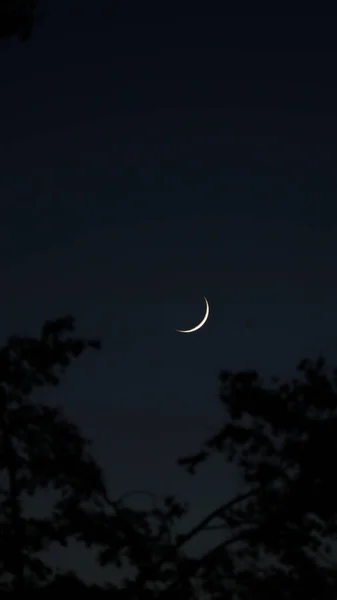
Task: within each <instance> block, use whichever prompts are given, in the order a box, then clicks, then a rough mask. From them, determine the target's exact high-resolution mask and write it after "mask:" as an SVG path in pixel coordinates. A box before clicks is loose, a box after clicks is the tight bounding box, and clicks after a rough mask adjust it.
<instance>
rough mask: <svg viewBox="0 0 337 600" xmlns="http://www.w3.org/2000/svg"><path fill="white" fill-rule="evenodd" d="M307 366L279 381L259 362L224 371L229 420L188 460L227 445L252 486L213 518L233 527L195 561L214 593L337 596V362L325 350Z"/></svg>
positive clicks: (311, 598) (192, 464)
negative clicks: (330, 365) (267, 380)
mask: <svg viewBox="0 0 337 600" xmlns="http://www.w3.org/2000/svg"><path fill="white" fill-rule="evenodd" d="M298 372H299V373H300V375H301V377H300V378H299V379H296V378H295V379H293V380H292V381H290V382H285V383H280V382H279V381H278V380H277V379H274V380H273V381H272V384H271V385H265V384H264V383H263V381H262V380H261V378H260V377H259V375H258V373H256V372H255V371H251V372H249V371H247V372H239V373H236V374H234V373H231V372H228V371H224V372H222V373H221V376H220V399H221V402H222V404H223V407H224V412H225V415H224V423H223V425H222V427H221V428H220V430H219V432H218V433H217V434H216V435H214V436H213V437H212V438H211V439H209V440H207V441H206V443H205V445H204V447H203V448H202V450H201V452H199V453H198V454H196V455H195V456H190V457H187V458H184V459H181V460H180V464H182V465H185V466H186V467H187V469H188V470H189V471H190V473H193V472H195V469H196V468H197V466H198V464H200V463H201V462H203V461H205V460H206V459H207V458H209V457H210V456H211V455H212V454H213V453H221V454H222V455H223V456H224V457H225V459H226V460H227V461H230V462H234V463H235V464H236V465H237V467H238V469H239V471H240V472H241V474H242V482H243V485H244V488H245V489H246V490H247V496H246V497H245V498H244V497H243V498H240V497H237V498H233V500H232V501H231V502H229V503H227V504H225V505H224V506H222V507H219V509H218V510H217V511H215V512H214V514H213V517H212V518H211V519H208V520H206V521H205V523H204V526H206V525H207V526H209V525H210V524H211V523H212V522H214V523H215V524H216V525H217V527H219V528H222V530H223V536H224V539H223V542H222V543H220V544H218V545H217V546H216V547H214V548H213V550H211V551H210V552H208V553H207V554H206V555H205V556H203V557H202V559H201V560H200V562H199V564H198V565H197V566H196V568H195V569H194V575H193V577H194V580H195V582H198V583H199V585H200V586H201V588H202V589H203V590H204V592H205V593H209V594H210V595H211V597H212V598H219V600H220V598H227V597H228V598H233V597H235V599H237V600H241V599H246V598H254V599H255V598H258V599H259V600H261V599H263V600H264V599H267V598H273V599H276V600H286V599H287V600H288V599H289V598H291V599H292V598H300V597H303V598H306V600H317V599H318V598H324V599H326V600H328V599H331V600H332V599H333V598H336V597H337V552H336V550H337V546H336V537H337V486H336V478H335V468H334V464H335V458H336V455H337V369H335V370H333V371H331V372H330V373H329V372H327V370H326V369H325V364H324V361H323V359H321V358H320V359H319V360H317V361H316V362H310V361H309V360H303V361H301V363H300V364H299V365H298ZM234 591H235V596H233V595H231V594H234ZM191 597H192V596H191Z"/></svg>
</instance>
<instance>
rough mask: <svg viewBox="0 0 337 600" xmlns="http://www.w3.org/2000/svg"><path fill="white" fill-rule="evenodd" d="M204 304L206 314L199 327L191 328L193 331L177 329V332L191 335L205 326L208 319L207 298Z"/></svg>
mask: <svg viewBox="0 0 337 600" xmlns="http://www.w3.org/2000/svg"><path fill="white" fill-rule="evenodd" d="M204 299H205V302H206V312H205V316H204V318H203V320H202V321H200V323H199V325H197V326H196V327H193V329H177V331H179V333H192V331H197V329H200V327H202V326H203V325H205V323H206V321H207V319H208V315H209V304H208V302H207V298H205V296H204Z"/></svg>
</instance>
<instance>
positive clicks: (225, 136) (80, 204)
mask: <svg viewBox="0 0 337 600" xmlns="http://www.w3.org/2000/svg"><path fill="white" fill-rule="evenodd" d="M112 5H114V3H112V2H108V1H106V2H104V1H103V0H97V1H96V3H92V2H87V1H84V0H78V1H76V2H75V1H74V0H73V1H71V0H67V1H65V0H63V1H61V2H56V1H54V2H53V1H52V0H49V2H45V3H43V6H46V9H47V17H46V20H45V21H44V22H43V23H42V24H41V26H40V27H39V28H38V29H36V31H35V33H34V35H33V38H32V39H31V41H29V42H27V43H26V44H24V45H22V44H19V43H18V42H17V41H15V40H13V41H10V42H3V41H2V42H1V45H0V66H1V95H0V131H1V135H0V160H1V163H0V164H1V170H0V196H1V200H2V203H1V219H0V243H1V253H0V256H1V275H2V278H1V282H2V294H1V311H2V323H1V336H2V338H3V339H5V337H6V336H7V335H9V334H12V333H31V334H33V333H36V332H37V331H38V329H39V327H40V325H41V324H42V322H43V321H44V319H45V318H53V317H57V316H60V315H63V314H67V313H69V312H72V313H73V314H74V315H75V316H76V317H77V319H78V328H79V332H80V333H83V334H84V335H95V336H99V337H102V338H103V340H104V348H103V350H102V352H101V353H100V354H91V355H88V356H87V358H84V359H83V360H80V361H79V363H78V364H76V365H75V366H74V368H73V369H72V371H71V372H70V373H69V376H67V377H66V379H65V382H64V386H63V387H61V388H60V390H61V397H58V398H57V400H58V401H59V402H62V404H63V405H64V406H65V407H66V411H67V414H68V415H69V416H70V417H71V418H72V419H74V420H76V422H77V423H78V424H79V425H80V426H81V427H82V428H83V430H84V431H85V433H86V434H87V435H88V436H89V437H91V438H92V439H93V440H94V452H95V455H96V456H97V458H98V459H99V461H100V462H101V464H102V465H103V467H104V469H105V471H106V473H107V478H108V481H109V486H110V489H111V493H112V494H113V495H118V494H121V493H123V492H125V491H127V490H130V489H137V488H141V489H151V490H153V491H155V492H158V493H169V492H171V491H172V492H177V493H178V494H179V496H180V497H181V498H182V499H191V500H192V499H194V503H195V508H194V512H193V517H195V518H196V517H197V515H199V514H202V513H203V512H204V511H206V510H207V509H211V508H213V507H214V505H215V504H216V502H217V501H218V500H219V498H221V499H223V498H224V496H226V495H228V497H230V496H231V495H232V494H233V492H234V491H235V489H236V485H237V481H236V479H235V476H234V475H231V474H230V473H229V471H228V472H227V471H226V473H225V472H224V470H223V467H222V465H221V470H219V468H218V467H219V465H218V466H217V467H214V469H213V470H212V468H213V467H209V468H208V470H207V469H205V470H204V471H202V472H201V473H200V476H199V477H197V479H190V478H189V477H188V476H187V475H185V474H184V473H183V472H182V471H181V470H179V468H178V467H176V466H175V459H176V457H177V456H179V455H181V454H184V453H190V452H194V451H196V450H198V448H199V444H200V442H201V441H202V440H203V439H204V437H206V436H207V435H209V434H210V433H211V432H212V431H213V429H214V427H216V425H217V423H218V424H219V423H220V417H221V411H220V407H219V406H218V401H217V399H216V397H215V394H216V392H217V376H218V373H219V370H220V368H233V369H245V368H251V367H254V368H258V369H259V370H261V372H262V373H263V374H264V375H266V376H267V377H268V376H269V375H272V374H275V373H279V374H281V375H282V374H289V373H290V372H292V371H293V368H294V366H295V364H296V363H297V361H298V360H299V359H300V358H302V357H303V356H304V355H306V356H310V357H316V356H317V354H318V353H320V352H323V353H324V354H325V355H326V356H327V357H328V359H329V360H331V361H334V362H336V352H337V315H336V306H337V284H336V262H337V196H336V192H337V179H336V159H337V151H336V133H337V121H336V106H337V84H336V72H337V70H336V57H337V53H336V41H335V40H336V36H335V20H334V17H333V16H326V17H324V18H320V17H318V16H317V15H315V16H311V17H305V16H301V17H298V16H289V15H288V16H279V15H278V16H275V15H274V16H272V15H270V16H254V15H247V16H228V15H226V14H223V13H220V12H219V13H218V14H213V15H207V14H206V15H205V14H200V15H191V14H189V15H188V16H187V12H186V16H184V15H183V14H179V15H173V14H169V13H167V14H166V13H165V12H162V13H161V12H159V11H158V14H152V15H150V16H149V15H146V14H144V12H143V11H140V12H139V13H137V12H135V11H133V10H130V6H126V7H125V9H124V8H121V9H119V10H117V9H115V8H112V7H111V6H112ZM160 6H161V5H160ZM93 7H94V8H93ZM160 10H162V9H160ZM203 296H207V298H208V299H209V303H210V318H209V321H208V322H207V324H206V326H205V327H204V328H203V329H202V330H200V331H198V332H197V333H195V334H191V335H189V336H187V335H186V336H185V335H181V334H178V333H176V332H175V328H189V327H193V326H194V324H195V323H197V322H198V320H199V319H201V317H202V315H203V311H204V304H203ZM50 401H53V400H52V399H51V400H50ZM224 473H225V475H224ZM62 552H63V550H62ZM62 552H60V551H58V550H57V549H56V550H55V554H54V558H55V560H60V561H61V558H60V557H61V554H62ZM69 556H70V555H69ZM67 560H68V559H67ZM69 560H70V562H72V563H73V564H74V565H79V564H81V565H82V567H81V568H82V570H83V566H84V567H85V568H86V574H87V575H88V577H89V578H90V577H94V576H96V570H95V567H94V566H93V565H91V563H90V561H89V558H88V559H86V558H84V554H83V553H81V552H75V551H74V550H71V558H70V559H69ZM87 560H88V562H86V561H87ZM62 563H64V559H62Z"/></svg>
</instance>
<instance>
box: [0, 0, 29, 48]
mask: <svg viewBox="0 0 337 600" xmlns="http://www.w3.org/2000/svg"><path fill="white" fill-rule="evenodd" d="M37 19H38V16H37V0H0V39H9V38H11V37H16V36H17V37H18V38H19V39H20V40H21V41H26V40H28V39H29V38H30V36H31V34H32V31H33V28H34V25H35V23H36V21H37Z"/></svg>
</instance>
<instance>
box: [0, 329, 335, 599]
mask: <svg viewBox="0 0 337 600" xmlns="http://www.w3.org/2000/svg"><path fill="white" fill-rule="evenodd" d="M99 346H100V344H99V342H98V341H97V340H85V339H81V338H78V337H76V336H75V335H74V319H73V318H72V317H65V318H63V319H58V320H56V321H48V322H46V323H45V324H44V326H43V327H42V330H41V334H40V336H39V337H37V338H32V337H18V336H12V337H11V338H10V339H9V340H8V342H7V344H6V345H5V347H4V348H2V349H1V350H0V592H1V593H2V594H3V595H5V594H6V592H7V593H10V592H12V593H16V592H18V591H19V592H24V591H31V592H34V593H35V591H38V590H41V591H42V590H44V591H56V592H58V593H62V592H63V591H64V592H70V593H79V594H82V593H83V592H84V591H85V592H86V593H87V592H90V591H91V592H92V593H95V594H96V593H97V592H98V593H99V594H100V595H102V594H104V595H105V596H106V595H107V594H109V595H110V597H114V598H117V600H124V598H125V599H126V600H173V599H177V598H178V599H181V600H204V599H206V598H207V599H208V598H209V599H210V600H224V599H229V600H246V599H247V598H249V599H250V600H255V599H256V600H257V599H258V600H267V599H268V600H269V599H270V598H273V600H289V599H295V598H296V599H297V598H300V597H304V598H306V600H318V599H321V598H322V599H323V598H324V600H330V599H331V600H332V599H334V600H335V598H336V597H337V552H336V546H337V544H336V537H337V491H336V489H335V483H336V482H335V477H334V458H335V456H336V453H337V369H335V370H332V371H328V369H327V368H326V367H325V364H324V361H323V360H322V359H319V360H318V361H316V362H314V363H313V362H310V361H302V362H301V363H300V364H299V366H298V372H299V376H298V378H294V379H293V380H291V381H289V382H280V381H278V380H277V379H273V380H272V381H271V383H270V384H266V383H264V382H263V380H262V379H261V377H260V376H259V375H258V373H256V372H255V371H245V372H239V373H231V372H228V371H223V372H222V373H221V375H220V394H219V395H220V400H221V403H222V405H223V408H224V419H223V423H222V424H220V427H219V431H218V432H217V433H216V434H215V435H213V436H212V437H211V438H210V439H208V440H206V442H205V444H204V445H203V446H202V448H201V449H200V451H199V452H198V453H197V454H196V455H193V456H190V457H185V458H182V459H180V461H179V462H180V464H181V465H183V466H185V467H186V468H187V470H188V471H189V472H190V473H195V472H196V470H197V469H198V466H199V464H200V463H202V462H205V461H207V460H208V459H210V458H211V456H212V455H213V454H215V453H217V454H219V453H220V454H221V455H222V456H223V457H224V459H225V460H226V461H227V462H232V463H234V464H235V465H236V468H237V470H238V473H239V474H241V480H242V490H241V491H240V493H239V494H236V495H234V496H233V498H231V499H230V500H227V501H226V502H224V504H222V505H220V506H217V507H215V509H214V510H213V511H212V512H211V513H210V514H208V515H205V516H204V518H203V519H202V520H201V521H200V522H199V523H196V524H195V525H194V526H193V527H191V528H190V529H189V530H186V527H185V525H184V517H185V515H186V513H187V511H188V507H187V506H186V505H185V504H183V503H181V502H179V501H178V500H177V499H176V498H175V497H174V496H172V495H171V496H169V495H168V496H167V497H164V498H158V497H157V496H156V495H155V494H154V493H152V492H149V491H134V492H129V493H128V494H124V495H123V496H122V497H120V498H119V499H111V498H110V497H109V494H108V492H107V489H106V486H105V483H104V477H103V474H102V472H101V470H100V468H99V466H98V465H97V464H96V462H95V461H94V459H93V457H92V455H91V453H90V443H89V441H88V440H87V439H86V438H85V437H84V436H83V435H82V434H81V432H80V431H79V429H78V428H77V427H76V426H75V425H74V424H72V423H70V422H69V421H68V420H67V419H66V418H65V416H64V414H63V411H62V410H61V409H60V408H51V407H50V406H48V405H47V404H45V403H41V402H38V401H37V400H36V399H35V400H34V398H33V396H34V391H36V390H37V389H39V388H40V387H41V386H47V385H52V386H57V385H58V384H59V381H60V376H61V375H62V373H63V372H64V371H65V370H66V369H67V368H68V367H69V366H70V364H71V362H72V360H73V359H74V358H77V357H79V356H80V355H81V354H82V353H83V352H84V350H86V349H88V348H90V347H92V348H99ZM135 459H136V460H137V458H135ZM38 490H49V491H50V490H53V491H54V497H55V501H54V504H53V508H52V511H51V513H50V514H49V515H48V516H46V517H40V516H39V517H32V516H29V515H28V514H27V512H26V511H25V503H26V498H27V496H29V495H31V496H32V495H34V494H36V492H37V491H38ZM139 495H143V496H144V497H147V498H148V501H149V504H148V508H147V509H142V510H140V509H135V508H134V507H132V504H131V502H132V499H135V498H136V497H137V496H139ZM209 530H217V542H216V543H215V542H214V544H213V546H212V547H211V548H210V549H208V550H207V551H205V552H199V554H196V553H195V552H192V551H191V546H190V543H191V542H193V541H194V540H196V539H197V538H198V536H199V535H201V534H203V533H204V532H205V531H209ZM219 536H220V537H219ZM70 540H78V541H81V542H84V543H85V544H86V546H87V547H90V548H92V549H93V550H94V551H95V556H96V560H97V562H98V563H99V564H100V565H102V566H105V565H113V566H114V567H116V568H117V569H119V570H120V573H121V577H120V578H118V582H116V581H110V580H107V582H106V584H104V585H100V586H99V585H88V584H86V583H85V582H83V581H81V579H80V578H79V577H78V575H76V574H75V573H72V572H70V571H69V572H56V571H55V569H53V568H52V567H50V566H49V565H48V564H47V563H46V561H45V560H43V559H42V558H41V551H45V550H47V549H48V548H49V546H50V545H51V544H52V543H53V542H58V543H59V544H61V545H64V546H66V545H67V543H68V542H69V541H70ZM219 540H220V541H219ZM334 545H335V547H334Z"/></svg>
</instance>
